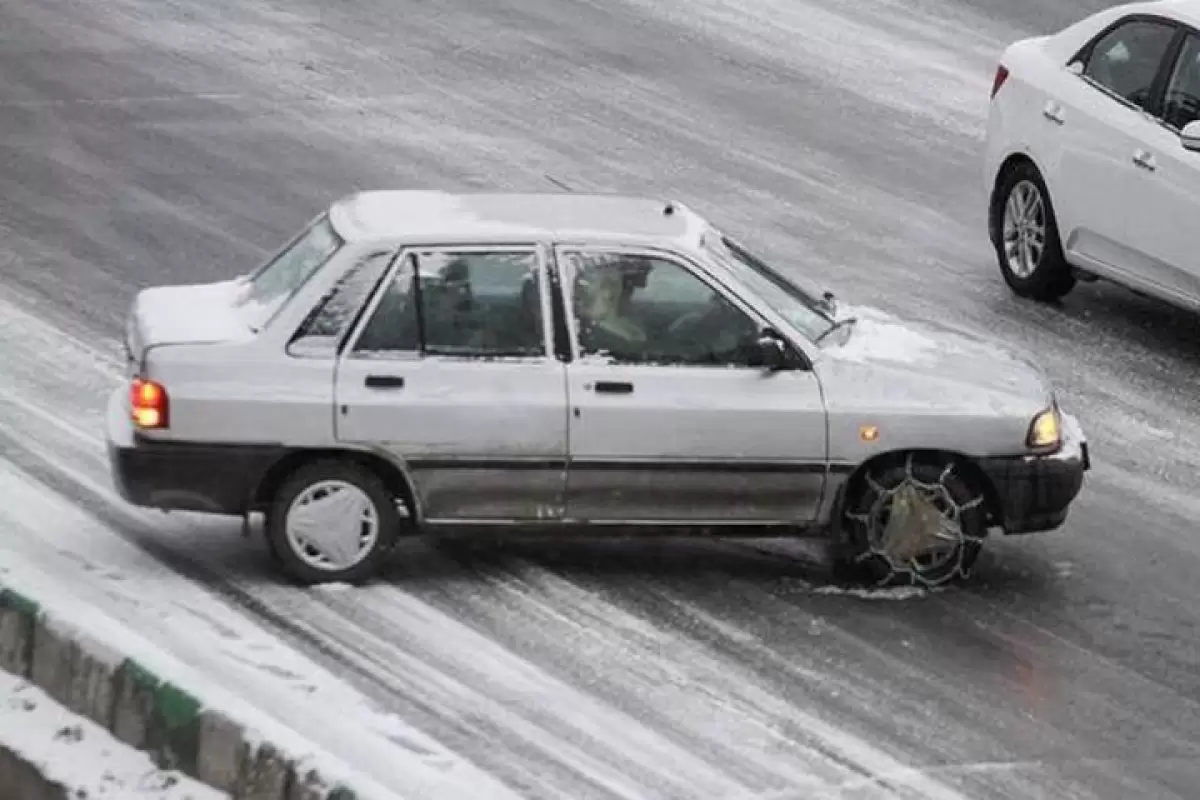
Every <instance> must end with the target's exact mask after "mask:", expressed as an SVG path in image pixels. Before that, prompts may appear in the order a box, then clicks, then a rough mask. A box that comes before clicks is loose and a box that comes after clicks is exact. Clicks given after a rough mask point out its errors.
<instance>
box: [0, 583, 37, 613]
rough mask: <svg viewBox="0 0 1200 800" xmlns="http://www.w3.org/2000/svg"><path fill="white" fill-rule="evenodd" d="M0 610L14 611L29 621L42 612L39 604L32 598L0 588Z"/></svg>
mask: <svg viewBox="0 0 1200 800" xmlns="http://www.w3.org/2000/svg"><path fill="white" fill-rule="evenodd" d="M0 608H3V609H7V610H9V611H16V612H17V613H19V614H23V615H25V616H27V617H29V618H30V619H36V618H37V615H38V614H40V613H41V611H42V606H41V604H40V603H38V601H37V600H34V599H33V598H32V597H26V596H25V595H23V594H21V593H20V592H15V591H13V590H12V589H2V588H0Z"/></svg>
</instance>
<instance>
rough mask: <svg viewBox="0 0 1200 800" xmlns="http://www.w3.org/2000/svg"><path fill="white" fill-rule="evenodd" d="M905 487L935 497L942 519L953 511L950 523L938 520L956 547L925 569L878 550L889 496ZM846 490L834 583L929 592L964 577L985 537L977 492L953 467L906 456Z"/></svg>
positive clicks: (890, 503) (890, 502)
mask: <svg viewBox="0 0 1200 800" xmlns="http://www.w3.org/2000/svg"><path fill="white" fill-rule="evenodd" d="M906 484H908V485H910V486H913V487H916V488H918V490H919V491H922V492H923V493H924V492H928V493H929V494H931V495H933V496H935V497H937V498H938V500H937V505H940V506H942V507H943V509H942V510H943V514H945V513H946V511H949V510H950V509H957V511H955V512H952V513H953V515H954V518H953V519H950V518H947V517H945V516H943V519H945V520H946V521H947V522H948V523H950V528H951V529H952V530H953V531H954V534H953V535H956V536H957V542H955V543H954V544H952V545H949V546H947V547H946V548H945V553H944V554H942V556H941V557H940V558H937V559H932V560H931V563H926V564H922V563H921V562H920V559H921V556H918V557H917V558H913V559H907V560H906V559H898V558H893V557H892V556H891V555H890V554H889V553H888V552H887V549H886V548H885V547H881V546H880V545H881V540H882V538H883V537H882V535H881V534H882V532H883V531H884V530H885V529H886V522H887V520H888V519H889V518H890V512H891V510H892V507H893V506H894V504H895V502H896V499H897V497H898V495H897V494H895V492H896V491H897V490H899V489H901V488H903V487H905V485H906ZM848 490H849V491H848V494H847V497H846V502H845V503H844V505H843V511H842V517H841V520H840V525H841V530H840V533H841V536H840V542H839V552H838V554H837V556H836V564H835V571H836V573H837V574H838V575H839V577H843V578H847V579H850V580H854V581H864V582H867V583H871V584H874V585H876V586H920V587H925V588H932V587H936V586H942V585H945V584H948V583H951V582H952V581H956V580H962V579H966V578H968V577H969V576H970V574H971V569H972V568H973V567H974V566H975V561H976V559H978V558H979V553H980V551H981V550H982V548H983V539H984V537H985V536H986V535H987V513H986V507H985V499H984V496H983V492H982V491H981V490H980V488H979V487H976V486H973V485H972V484H971V482H970V481H969V480H967V478H966V477H964V476H963V474H962V472H961V470H960V467H959V464H958V462H956V461H954V460H951V459H944V460H934V461H926V460H921V459H918V458H915V457H914V456H913V455H912V454H909V455H908V456H907V457H906V458H905V459H904V460H903V461H899V462H896V461H893V462H889V463H887V464H883V465H880V466H879V467H878V468H876V469H870V468H868V469H867V471H866V472H864V473H862V474H861V475H859V476H857V477H856V478H855V479H854V482H853V483H852V484H851V486H849V487H848ZM947 501H948V502H947Z"/></svg>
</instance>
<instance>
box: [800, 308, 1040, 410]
mask: <svg viewBox="0 0 1200 800" xmlns="http://www.w3.org/2000/svg"><path fill="white" fill-rule="evenodd" d="M847 317H855V318H856V319H857V320H858V321H857V322H856V323H853V324H851V326H850V328H849V330H848V331H845V332H841V331H835V332H834V333H832V334H830V336H829V338H828V339H827V340H826V341H825V342H822V354H823V357H822V359H821V360H820V363H819V367H818V369H819V374H820V377H821V379H822V383H823V384H824V385H825V389H826V395H827V397H826V401H827V402H828V403H829V404H830V405H831V407H839V406H840V407H843V408H844V407H846V406H857V407H865V406H869V407H872V408H875V409H880V408H906V409H924V410H926V411H935V410H941V411H945V412H948V413H962V412H969V413H971V414H984V415H991V414H1000V415H1009V414H1016V415H1020V416H1023V417H1027V416H1029V415H1032V414H1036V413H1037V412H1039V411H1041V410H1043V409H1045V408H1046V407H1048V406H1049V405H1050V404H1051V403H1052V402H1053V401H1054V394H1053V390H1052V388H1051V385H1050V382H1049V381H1048V380H1047V378H1046V376H1045V374H1044V373H1043V371H1042V370H1041V368H1040V367H1039V366H1038V365H1037V363H1036V362H1035V361H1034V360H1033V359H1032V357H1030V356H1029V355H1028V354H1025V353H1022V352H1020V351H1018V350H1017V349H1015V348H1012V347H1009V346H1005V345H1001V344H999V343H997V342H993V341H989V340H987V339H984V338H981V337H978V336H974V335H971V334H967V333H963V332H960V331H956V330H953V329H950V328H947V327H945V326H942V325H938V324H935V323H931V322H924V321H916V320H904V319H901V318H899V317H896V316H893V315H891V314H888V313H887V312H884V311H882V310H880V309H876V308H872V307H869V306H855V307H849V308H845V309H842V310H839V312H838V318H839V319H844V318H847Z"/></svg>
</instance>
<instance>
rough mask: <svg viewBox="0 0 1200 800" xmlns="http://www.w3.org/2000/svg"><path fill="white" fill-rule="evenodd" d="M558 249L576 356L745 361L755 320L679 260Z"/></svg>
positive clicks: (644, 361)
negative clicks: (566, 279)
mask: <svg viewBox="0 0 1200 800" xmlns="http://www.w3.org/2000/svg"><path fill="white" fill-rule="evenodd" d="M563 255H564V262H565V264H567V265H569V272H568V274H569V275H570V276H571V280H572V285H571V298H572V304H573V308H574V315H575V331H576V337H577V339H578V342H579V349H580V354H581V355H582V356H584V357H587V356H599V357H602V358H608V359H611V360H612V361H614V362H616V363H620V364H645V365H687V366H725V367H728V366H746V367H748V366H751V365H752V363H753V361H752V359H753V358H754V356H755V352H756V351H755V346H754V343H755V340H756V339H757V335H758V332H759V328H760V326H759V325H757V324H756V323H755V322H754V320H752V319H751V318H750V317H749V316H747V315H746V313H745V312H743V311H742V310H741V309H740V308H738V307H737V306H735V305H734V304H733V303H731V302H730V301H729V300H727V299H726V298H725V297H724V296H723V295H722V294H721V293H720V292H718V291H716V290H715V289H713V288H712V287H711V286H709V285H708V284H707V283H705V282H704V281H703V280H701V279H700V278H699V277H698V276H697V275H695V274H693V273H692V272H691V271H690V270H689V269H687V268H685V267H684V266H682V265H681V264H678V263H676V262H674V261H669V260H667V259H664V258H656V257H652V256H644V255H631V254H626V253H613V252H603V251H586V252H578V251H577V252H570V253H565V254H563Z"/></svg>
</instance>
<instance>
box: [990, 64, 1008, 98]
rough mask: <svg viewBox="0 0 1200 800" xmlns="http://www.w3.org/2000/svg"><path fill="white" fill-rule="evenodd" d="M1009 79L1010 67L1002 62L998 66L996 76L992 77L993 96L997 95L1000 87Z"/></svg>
mask: <svg viewBox="0 0 1200 800" xmlns="http://www.w3.org/2000/svg"><path fill="white" fill-rule="evenodd" d="M1006 80H1008V67H1006V66H1004V65H1003V64H1000V65H999V66H997V67H996V77H994V78H992V95H991V96H992V97H993V98H994V97H995V96H996V92H998V91H1000V87H1001V86H1003V85H1004V82H1005V81H1006Z"/></svg>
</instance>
